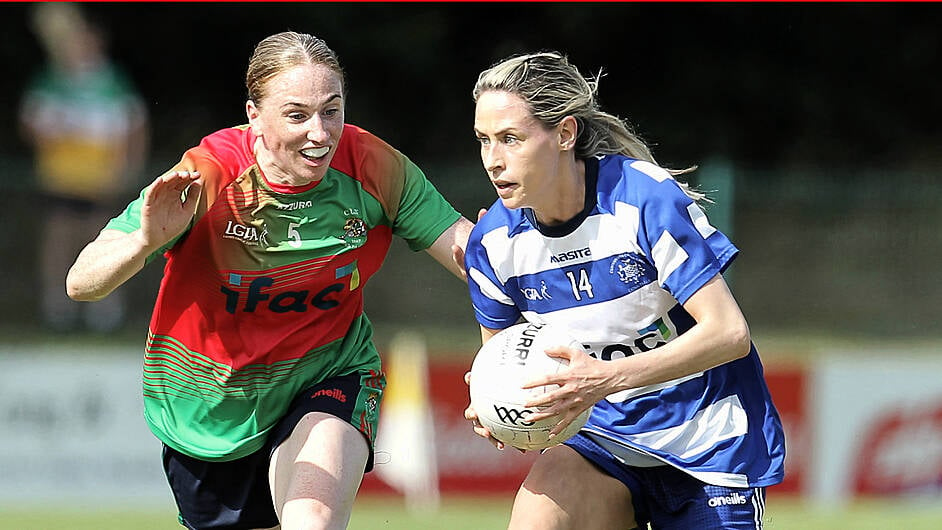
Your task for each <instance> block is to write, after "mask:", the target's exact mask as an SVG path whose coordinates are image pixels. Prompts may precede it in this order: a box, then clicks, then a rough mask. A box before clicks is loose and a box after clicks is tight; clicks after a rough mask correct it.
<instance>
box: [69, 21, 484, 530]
mask: <svg viewBox="0 0 942 530" xmlns="http://www.w3.org/2000/svg"><path fill="white" fill-rule="evenodd" d="M344 87H345V85H344V74H343V70H342V69H341V67H340V64H339V62H338V59H337V56H336V54H335V53H334V52H333V51H332V50H331V49H330V48H329V47H328V46H327V45H326V44H325V43H324V41H322V40H320V39H318V38H316V37H313V36H311V35H307V34H301V33H294V32H286V33H279V34H276V35H272V36H270V37H268V38H266V39H264V40H262V41H261V42H260V43H259V44H258V46H257V47H256V49H255V51H254V53H253V55H252V58H251V59H250V61H249V65H248V71H247V74H246V88H247V89H248V99H247V102H246V105H245V110H246V115H247V117H248V124H247V125H242V126H238V127H232V128H227V129H222V130H220V131H217V132H215V133H213V134H210V135H209V136H207V137H205V138H203V140H202V141H201V142H200V144H199V145H198V146H196V147H194V148H192V149H190V150H188V151H187V152H186V153H185V154H184V155H183V157H182V160H181V161H180V162H179V163H178V164H176V165H175V166H174V167H173V168H171V169H170V170H169V171H167V172H166V173H164V174H163V175H161V176H160V177H158V178H157V179H156V180H154V182H153V183H151V184H150V185H149V186H148V187H147V188H146V189H144V190H143V192H142V193H141V194H140V197H139V198H137V199H136V200H134V201H133V202H131V203H130V205H128V207H127V209H125V211H124V212H123V213H121V214H120V215H118V216H117V217H115V218H114V219H112V220H111V221H110V222H109V223H108V224H107V225H106V226H105V228H104V229H103V230H102V231H101V233H100V235H99V236H98V238H97V239H95V240H94V241H92V242H91V243H89V244H88V246H86V247H85V249H84V250H83V251H82V252H81V254H80V255H79V256H78V258H77V260H76V262H75V264H74V265H73V266H72V268H71V270H70V271H69V275H68V278H67V289H68V293H69V295H70V296H71V297H72V298H74V299H75V300H84V301H94V300H100V299H102V298H104V297H105V296H107V295H108V294H109V293H110V292H111V291H112V290H113V289H115V288H116V287H118V286H119V285H121V284H122V283H124V282H125V281H126V280H128V279H129V278H130V277H132V276H133V275H134V274H136V273H137V272H138V271H140V270H141V268H142V267H143V266H144V264H145V263H146V262H148V261H149V260H150V259H152V258H154V257H156V256H158V255H160V254H163V255H164V256H165V257H166V259H167V263H166V266H165V269H164V276H163V279H162V282H161V286H160V291H159V293H158V295H157V301H156V304H155V307H154V311H153V315H152V318H151V322H150V326H149V330H148V335H147V342H146V347H145V356H144V373H143V387H144V389H143V390H144V391H143V394H144V412H145V418H146V421H147V423H148V425H149V426H150V428H151V430H152V431H153V432H154V434H155V435H156V436H157V438H159V439H160V440H161V441H162V442H163V444H164V450H163V463H164V469H165V471H166V474H167V478H168V480H169V482H170V486H171V488H172V490H173V494H174V497H175V499H176V502H177V506H178V508H179V513H180V520H181V522H182V523H183V524H184V526H186V527H187V528H191V529H204V528H217V529H222V528H225V529H255V528H271V527H277V526H278V525H280V526H281V528H285V529H300V528H305V529H307V528H344V527H345V526H346V524H347V522H348V520H349V517H350V512H351V509H352V505H353V500H354V497H355V495H356V491H357V488H358V487H359V484H360V481H361V479H362V477H363V473H364V472H365V471H369V470H370V469H371V468H372V466H373V441H374V437H375V434H376V426H377V422H378V413H379V407H380V402H381V400H382V395H383V389H384V387H385V378H384V376H383V372H382V367H381V365H380V357H379V354H378V353H377V351H376V348H375V346H374V345H373V342H372V327H371V324H370V321H369V320H368V319H367V317H366V316H365V315H364V314H363V286H364V284H365V283H366V282H367V280H368V279H369V278H370V277H371V276H372V275H373V273H375V272H376V271H377V269H379V267H380V265H381V264H382V262H383V259H384V257H385V255H386V252H387V250H388V248H389V245H390V242H391V239H392V236H393V235H396V236H399V237H401V238H403V239H404V240H406V241H407V242H408V244H409V245H410V247H411V248H412V249H413V250H425V251H426V252H428V253H429V254H430V255H431V256H432V257H433V258H435V259H436V260H437V261H439V262H440V263H441V264H442V265H443V266H444V267H445V268H446V269H448V270H450V271H451V272H452V273H454V274H455V275H456V276H459V277H461V276H462V273H463V271H462V269H461V267H460V266H459V265H457V264H456V263H455V261H454V258H453V248H459V249H463V248H464V246H465V244H466V241H467V238H468V234H469V232H470V230H471V227H472V224H471V222H470V221H468V220H467V219H465V218H464V217H462V216H461V215H460V214H459V213H458V212H457V211H455V209H454V208H453V207H452V206H450V205H449V203H448V202H447V201H446V200H445V199H444V198H443V197H442V196H441V195H440V194H439V192H438V191H436V189H435V187H434V186H433V185H432V184H431V183H430V182H429V181H428V180H427V179H426V177H425V175H424V174H423V173H422V171H421V170H420V169H419V168H418V167H417V166H416V165H415V164H413V163H412V162H411V161H410V160H409V159H408V158H407V157H405V156H404V155H403V154H402V153H400V152H399V151H397V150H396V149H394V148H392V147H390V146H389V145H388V144H386V143H385V142H383V141H382V140H380V139H379V138H377V137H375V136H373V135H372V134H370V133H369V132H367V131H365V130H363V129H360V128H358V127H355V126H353V125H349V124H346V123H345V122H344V102H345V93H344Z"/></svg>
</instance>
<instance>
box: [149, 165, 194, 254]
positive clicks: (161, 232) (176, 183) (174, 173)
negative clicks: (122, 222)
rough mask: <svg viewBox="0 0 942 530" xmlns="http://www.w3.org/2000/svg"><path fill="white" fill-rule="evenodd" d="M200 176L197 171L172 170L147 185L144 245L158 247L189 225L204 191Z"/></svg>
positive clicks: (151, 247)
mask: <svg viewBox="0 0 942 530" xmlns="http://www.w3.org/2000/svg"><path fill="white" fill-rule="evenodd" d="M199 178H200V173H199V171H196V170H193V171H189V170H186V169H177V170H170V171H168V172H166V173H164V174H163V175H161V176H159V177H157V178H156V179H155V180H154V182H152V183H151V184H150V186H148V187H147V190H146V191H145V192H144V203H143V205H142V206H141V230H140V236H141V239H142V240H143V241H142V242H143V243H144V246H145V248H150V249H156V248H159V247H161V246H163V245H164V244H166V243H167V242H169V241H170V240H172V239H173V238H174V237H176V236H177V235H179V234H180V233H181V232H183V230H185V229H186V228H187V226H188V225H189V224H190V221H191V220H192V219H193V215H194V214H195V212H196V206H197V204H198V203H199V199H200V195H201V193H202V190H203V183H202V181H200V180H199ZM184 192H185V199H184Z"/></svg>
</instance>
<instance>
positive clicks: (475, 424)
mask: <svg viewBox="0 0 942 530" xmlns="http://www.w3.org/2000/svg"><path fill="white" fill-rule="evenodd" d="M464 417H465V419H466V420H468V421H470V422H471V427H472V428H473V429H474V434H477V435H478V436H480V437H481V438H486V439H487V441H489V442H491V445H493V446H494V447H496V448H497V449H498V450H500V451H503V450H504V442H502V441H500V440H498V439H497V438H494V437H493V436H491V431H489V430H487V427H485V426H483V425H481V421H480V420H478V415H477V413H476V412H475V411H474V408H473V407H470V406H469V407H468V408H466V409H465V410H464Z"/></svg>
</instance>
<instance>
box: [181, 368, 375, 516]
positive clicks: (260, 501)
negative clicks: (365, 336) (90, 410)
mask: <svg viewBox="0 0 942 530" xmlns="http://www.w3.org/2000/svg"><path fill="white" fill-rule="evenodd" d="M378 377H379V378H382V376H378ZM383 386H385V384H384V381H382V380H381V379H380V380H377V376H375V375H371V374H366V373H356V374H350V375H346V376H341V377H335V378H333V379H328V380H326V381H324V382H322V383H320V384H318V385H315V386H312V387H310V388H308V389H306V390H305V391H304V392H301V393H300V394H299V395H298V397H296V398H295V399H294V401H293V402H292V403H291V405H290V407H289V409H288V412H287V413H286V414H285V416H284V417H283V418H282V419H281V420H280V421H279V422H278V424H277V425H276V426H275V427H274V429H272V432H271V434H270V436H269V437H268V440H267V442H266V443H265V446H263V447H262V448H261V449H259V450H258V451H255V452H254V453H252V454H250V455H248V456H245V457H242V458H239V459H236V460H230V461H227V462H208V461H205V460H199V459H197V458H193V457H190V456H187V455H185V454H183V453H181V452H179V451H176V450H175V449H172V448H170V447H168V446H166V445H164V448H163V464H164V472H165V473H166V474H167V480H168V482H169V483H170V489H171V490H172V491H173V496H174V499H175V500H176V503H177V509H178V510H179V520H180V524H181V525H183V526H185V527H186V528H189V529H190V530H210V529H212V530H251V529H257V528H271V527H274V526H278V524H279V523H278V515H277V514H276V513H275V506H274V502H273V501H272V498H271V489H270V487H269V484H268V467H269V461H270V459H271V454H272V452H273V451H274V450H275V449H276V448H277V447H278V446H279V445H280V444H281V443H282V442H284V441H285V440H286V439H287V438H288V437H289V436H290V435H291V432H292V431H293V430H294V428H295V426H296V425H297V424H298V422H299V421H301V418H303V417H304V415H305V414H307V413H309V412H326V413H328V414H331V415H334V416H337V417H338V418H341V419H343V420H345V421H349V422H350V423H352V424H353V425H354V426H355V427H357V428H358V429H360V431H361V432H363V433H364V436H365V437H367V441H368V443H369V445H370V454H369V460H368V462H367V464H366V470H365V471H370V470H371V469H372V468H373V436H374V433H375V432H376V429H375V423H376V418H378V413H379V402H380V399H381V396H382V388H383Z"/></svg>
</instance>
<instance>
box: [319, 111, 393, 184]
mask: <svg viewBox="0 0 942 530" xmlns="http://www.w3.org/2000/svg"><path fill="white" fill-rule="evenodd" d="M405 164H406V157H405V156H404V155H403V154H402V153H400V152H399V151H398V150H396V149H395V148H394V147H392V146H391V145H389V144H388V143H386V142H385V141H383V140H382V139H380V138H379V137H378V136H376V135H374V134H373V133H371V132H369V131H367V130H365V129H362V128H360V127H357V126H356V125H351V124H349V123H348V124H345V125H344V128H343V134H342V136H341V137H340V142H339V143H338V145H337V153H336V154H334V158H333V159H332V160H331V162H330V167H332V168H333V169H336V170H337V171H340V172H341V173H344V174H346V175H348V176H351V177H354V178H357V179H358V180H359V179H365V178H372V177H375V176H377V175H384V176H388V175H390V174H395V173H400V172H402V171H403V169H404V167H405Z"/></svg>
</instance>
